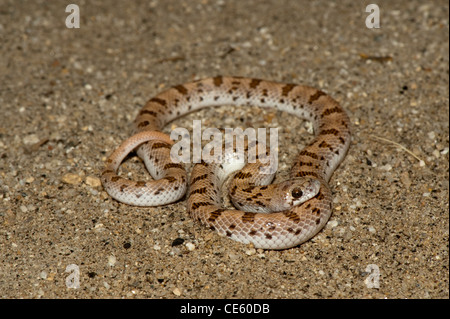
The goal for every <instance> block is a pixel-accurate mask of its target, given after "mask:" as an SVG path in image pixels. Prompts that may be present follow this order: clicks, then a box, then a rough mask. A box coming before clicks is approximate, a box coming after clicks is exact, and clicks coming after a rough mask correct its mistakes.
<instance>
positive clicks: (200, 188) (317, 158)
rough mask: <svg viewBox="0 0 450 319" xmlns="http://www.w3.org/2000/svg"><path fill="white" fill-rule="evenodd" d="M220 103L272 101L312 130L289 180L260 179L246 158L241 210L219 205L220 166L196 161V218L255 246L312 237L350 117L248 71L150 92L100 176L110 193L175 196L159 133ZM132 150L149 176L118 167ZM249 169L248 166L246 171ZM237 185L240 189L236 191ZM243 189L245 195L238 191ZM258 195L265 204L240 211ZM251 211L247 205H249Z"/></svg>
mask: <svg viewBox="0 0 450 319" xmlns="http://www.w3.org/2000/svg"><path fill="white" fill-rule="evenodd" d="M219 105H248V106H258V107H269V108H275V109H277V110H280V111H285V112H287V113H289V114H292V115H295V116H298V117H300V118H304V119H307V120H309V121H311V122H312V123H313V126H314V132H315V137H314V139H313V141H312V142H311V143H310V144H309V145H307V146H306V147H305V148H304V149H303V150H301V151H300V152H299V153H298V155H297V157H296V160H295V162H294V164H293V166H292V169H291V172H290V179H289V180H288V181H286V182H284V184H283V183H281V184H275V186H271V185H266V184H267V181H263V182H260V181H258V180H259V179H260V177H259V176H258V175H256V174H255V168H254V166H255V164H253V165H252V166H251V165H250V164H248V167H247V166H244V167H243V170H242V171H240V172H238V173H236V174H235V177H234V179H235V180H236V179H237V180H241V182H244V184H245V185H246V186H243V187H244V188H243V189H240V190H238V186H234V187H233V186H232V187H231V190H230V192H231V193H232V194H231V195H236V193H239V194H240V196H241V197H240V198H239V197H238V198H237V199H235V200H233V202H235V203H237V204H238V205H236V207H238V208H239V209H227V208H225V207H224V206H223V203H222V199H223V195H222V193H221V183H223V180H224V175H226V174H227V172H225V170H226V169H225V168H223V165H218V164H214V163H206V162H204V161H202V162H201V163H199V164H196V165H195V166H194V168H193V171H192V173H191V176H190V181H189V185H190V186H189V192H188V200H187V206H188V207H187V210H188V212H189V214H190V216H191V217H192V218H193V219H194V220H196V221H199V222H200V223H201V224H203V225H205V226H207V227H209V228H210V229H212V230H215V231H217V232H218V233H219V234H220V235H221V236H226V237H229V238H231V239H233V240H236V241H239V242H242V243H246V244H248V243H253V245H254V246H255V247H256V248H264V249H286V248H290V247H294V246H297V245H299V244H301V243H303V242H305V241H306V240H308V239H310V238H312V237H313V236H314V235H315V234H317V232H319V231H320V230H321V229H322V228H323V227H324V226H325V224H326V223H327V221H328V219H329V217H330V215H331V212H332V193H331V189H330V187H329V185H328V182H329V180H330V177H331V175H332V174H333V172H334V170H335V169H336V168H337V166H338V165H339V164H340V163H341V162H342V160H343V159H344V157H345V155H346V153H347V150H348V148H349V145H350V140H351V134H350V128H349V126H350V121H349V118H348V116H347V114H346V113H345V111H344V110H343V108H342V107H341V106H340V105H339V103H338V102H336V101H335V100H334V99H332V98H331V97H330V96H328V95H327V94H325V93H324V92H322V91H320V90H317V89H315V88H312V87H308V86H303V85H297V84H290V83H278V82H271V81H265V80H260V79H253V78H241V77H224V76H217V77H213V78H207V79H203V80H198V81H194V82H191V83H186V84H182V85H177V86H174V87H172V88H170V89H168V90H166V91H164V92H162V93H160V94H158V95H157V96H155V97H153V98H152V99H150V100H149V101H148V102H147V104H146V105H145V106H144V107H143V108H142V109H141V110H140V112H139V114H138V116H137V117H136V120H135V123H134V135H133V136H132V137H130V138H129V139H127V140H126V141H124V142H123V143H122V145H121V146H119V148H118V149H117V150H116V151H114V152H113V153H112V155H110V157H109V158H108V159H107V160H106V167H105V169H104V170H103V172H102V174H101V181H102V184H103V186H104V188H105V190H106V191H107V192H108V194H109V195H110V196H111V197H113V198H115V199H116V200H118V201H120V202H123V203H126V204H130V205H137V206H157V205H164V204H168V203H172V202H175V201H177V200H179V199H180V198H182V197H183V196H184V194H185V193H186V190H187V184H188V183H187V180H188V178H187V174H186V171H185V170H184V167H183V165H182V164H180V163H174V162H172V160H171V158H170V149H171V147H172V144H173V141H172V140H171V139H170V138H169V136H168V135H167V134H164V133H162V132H161V130H162V128H163V127H164V126H165V125H166V124H167V123H169V122H170V121H172V120H174V119H176V118H178V117H181V116H183V115H185V114H187V113H190V112H193V111H195V110H198V109H201V108H204V107H211V106H219ZM134 149H137V154H138V156H139V157H140V158H141V159H142V160H143V161H144V163H145V165H146V167H147V170H148V171H149V172H150V174H151V175H152V177H153V178H154V180H152V181H137V182H136V181H131V180H128V179H125V178H123V177H120V176H119V175H118V174H117V170H118V167H119V166H120V164H121V162H122V160H123V159H124V158H125V157H126V156H127V155H128V154H129V153H130V152H132V151H133V150H134ZM246 169H247V170H246ZM239 191H240V192H239ZM242 196H244V197H245V198H242ZM247 202H248V203H249V205H248V206H250V203H253V204H254V203H255V202H257V203H258V204H260V206H262V207H269V208H270V209H273V210H275V211H274V212H271V213H267V212H266V211H264V210H263V209H261V210H258V209H257V208H256V209H255V208H254V209H253V210H254V211H244V210H245V209H246V208H247V204H246V203H247ZM249 210H251V209H249Z"/></svg>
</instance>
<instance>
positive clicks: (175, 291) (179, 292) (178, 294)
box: [172, 288, 181, 296]
mask: <svg viewBox="0 0 450 319" xmlns="http://www.w3.org/2000/svg"><path fill="white" fill-rule="evenodd" d="M172 292H173V294H174V295H175V296H181V290H180V289H178V288H175V289H174V290H172Z"/></svg>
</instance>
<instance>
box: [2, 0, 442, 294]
mask: <svg viewBox="0 0 450 319" xmlns="http://www.w3.org/2000/svg"><path fill="white" fill-rule="evenodd" d="M372 2H373V1H372ZM69 3H70V2H68V1H27V2H19V1H14V0H10V1H5V0H1V1H0V296H1V297H2V298H110V297H112V298H448V297H449V268H448V266H449V257H448V252H449V249H448V233H449V223H448V221H449V213H448V209H449V207H448V206H449V189H448V186H449V178H448V177H449V175H448V170H449V165H448V164H449V154H448V152H449V120H448V116H449V92H448V85H449V43H448V36H449V7H448V3H447V1H410V0H405V1H395V2H394V1H377V2H376V3H377V4H378V5H379V7H380V10H381V28H379V29H369V28H367V27H366V24H365V19H366V17H367V16H368V14H369V13H366V12H365V8H366V5H367V4H369V3H370V2H364V1H353V0H347V1H339V2H330V1H280V0H273V1H256V0H255V1H237V0H236V1H223V0H214V1H212V0H202V1H180V0H170V1H168V0H164V1H163V0H159V1H158V0H153V1H126V2H125V1H122V2H119V1H101V2H100V1H77V2H76V4H78V5H79V7H80V11H81V20H80V28H78V29H68V28H66V26H65V19H66V17H67V15H69V13H66V12H65V7H66V5H68V4H69ZM219 74H220V75H239V76H246V77H257V78H264V79H270V80H275V81H285V82H294V83H302V84H308V85H311V86H315V87H317V88H320V89H322V90H324V91H325V92H327V93H329V94H330V95H331V96H333V97H334V98H336V99H337V100H338V101H339V102H340V103H341V104H342V105H343V106H344V108H345V109H346V110H347V112H348V114H349V116H350V118H351V123H352V130H353V142H352V145H351V148H350V151H349V153H348V155H347V157H346V159H345V161H344V162H343V164H342V165H341V166H340V167H339V168H338V169H337V170H336V172H335V174H334V176H333V177H332V180H331V186H332V188H333V192H334V196H335V199H334V212H333V215H332V216H331V219H330V221H329V223H328V225H327V226H326V227H325V228H324V229H323V230H322V231H321V232H320V233H319V234H318V235H317V236H316V237H315V238H313V239H312V240H310V241H308V242H306V243H304V244H303V245H301V246H299V247H295V248H292V249H288V250H284V251H266V250H259V249H256V250H255V249H254V248H252V247H250V246H246V245H242V244H239V243H236V242H233V241H231V240H229V239H226V238H221V237H219V236H218V235H216V234H215V233H214V232H211V231H210V230H208V229H206V228H203V227H202V226H200V225H198V224H197V223H194V222H193V221H192V220H191V219H190V218H189V216H188V214H187V213H186V208H185V204H186V203H185V201H181V202H179V203H176V204H173V205H169V206H164V207H158V208H137V207H132V206H127V205H124V204H120V203H118V202H116V201H114V200H112V199H111V198H110V197H109V196H108V195H107V194H106V192H105V191H104V190H103V188H102V187H101V185H99V179H98V178H99V174H100V171H101V169H102V168H103V165H104V160H105V159H106V157H107V155H108V154H110V152H111V151H112V150H113V149H114V148H115V147H117V146H118V145H119V144H120V142H121V141H123V140H124V139H125V138H127V137H128V136H129V135H130V132H131V124H132V121H133V119H134V117H135V116H136V114H137V112H138V110H139V109H140V107H142V106H143V105H144V103H145V102H146V101H147V100H148V99H149V98H151V97H152V96H154V95H155V94H157V93H158V92H161V91H162V90H163V89H165V88H168V87H170V86H172V85H176V84H180V83H183V82H187V81H191V80H193V79H200V78H203V77H208V76H213V75H219ZM194 119H201V120H202V121H203V126H204V127H207V126H209V127H224V126H241V127H244V128H245V127H248V126H254V127H260V126H264V125H266V126H268V127H278V128H279V133H280V141H281V142H280V143H281V145H280V148H281V149H280V152H281V154H280V161H281V165H280V166H281V168H282V169H283V170H287V169H288V168H289V167H290V165H291V160H292V158H293V156H294V155H295V154H296V153H297V152H298V151H299V150H300V149H301V148H302V147H304V146H305V145H306V143H307V142H308V141H309V140H310V139H311V135H310V134H308V130H307V125H306V124H307V123H305V122H304V121H301V120H297V119H292V117H290V116H287V115H286V114H283V113H280V112H275V111H271V110H269V111H267V110H265V111H261V110H259V109H248V108H230V107H221V108H219V109H209V110H203V111H201V112H197V113H195V114H191V115H189V116H186V117H183V118H182V119H180V120H177V121H176V122H175V123H174V124H173V125H172V127H169V128H168V131H170V129H171V128H173V127H176V126H182V127H187V128H189V127H190V125H192V120H194ZM122 174H129V175H130V176H131V177H132V178H137V176H140V175H143V174H144V170H143V168H142V165H141V164H140V162H139V160H137V159H136V158H132V159H130V160H128V161H127V162H126V163H125V164H124V165H122ZM371 265H372V266H371ZM78 271H79V273H78ZM377 271H378V272H379V278H378V279H379V280H378V283H379V287H377V285H376V283H377V281H376V279H377ZM77 276H78V277H77ZM77 278H78V279H79V281H77V280H76V279H77ZM371 283H372V285H371ZM71 287H72V288H71Z"/></svg>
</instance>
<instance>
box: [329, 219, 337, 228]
mask: <svg viewBox="0 0 450 319" xmlns="http://www.w3.org/2000/svg"><path fill="white" fill-rule="evenodd" d="M338 224H339V223H338V221H337V220H331V221H330V222H329V223H328V225H329V226H330V227H331V228H334V227H336V226H337V225H338Z"/></svg>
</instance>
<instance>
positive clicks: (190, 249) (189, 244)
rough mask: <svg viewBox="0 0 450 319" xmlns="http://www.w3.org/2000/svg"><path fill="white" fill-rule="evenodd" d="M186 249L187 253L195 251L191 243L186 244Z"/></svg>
mask: <svg viewBox="0 0 450 319" xmlns="http://www.w3.org/2000/svg"><path fill="white" fill-rule="evenodd" d="M186 248H187V249H188V250H189V251H193V250H194V249H195V245H194V244H193V243H186Z"/></svg>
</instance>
